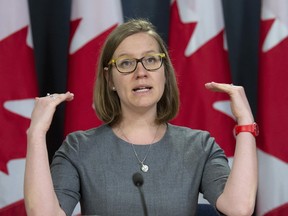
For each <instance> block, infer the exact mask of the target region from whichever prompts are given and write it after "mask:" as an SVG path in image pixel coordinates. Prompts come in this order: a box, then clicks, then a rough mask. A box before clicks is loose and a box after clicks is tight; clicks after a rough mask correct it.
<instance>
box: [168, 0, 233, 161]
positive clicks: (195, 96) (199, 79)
mask: <svg viewBox="0 0 288 216" xmlns="http://www.w3.org/2000/svg"><path fill="white" fill-rule="evenodd" d="M169 50H170V54H171V59H172V62H173V64H174V67H175V71H176V75H177V78H178V83H179V89H180V99H181V105H180V112H179V115H178V117H177V118H176V119H175V120H174V121H173V122H174V123H175V124H180V125H186V126H188V127H191V128H195V129H203V130H208V131H209V132H210V133H211V134H212V136H214V137H215V138H216V141H217V142H218V143H219V145H221V147H222V148H223V149H224V150H225V153H226V155H227V156H229V157H232V156H233V154H234V145H235V138H234V136H233V127H234V125H235V121H234V119H233V118H234V117H233V116H232V114H231V109H230V102H229V98H228V96H227V95H225V94H219V93H211V92H209V91H207V90H206V89H205V87H204V84H205V83H206V82H210V81H216V82H223V83H231V74H230V70H229V62H228V53H227V49H226V40H225V32H224V19H223V12H222V4H221V0H214V1H207V0H177V1H172V5H171V18H170V33H169Z"/></svg>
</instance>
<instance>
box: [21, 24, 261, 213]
mask: <svg viewBox="0 0 288 216" xmlns="http://www.w3.org/2000/svg"><path fill="white" fill-rule="evenodd" d="M205 86H206V88H207V89H209V90H212V91H219V92H224V93H227V94H229V95H230V98H231V108H232V112H233V114H234V116H235V118H236V120H237V123H238V125H240V126H239V127H238V132H239V134H238V135H237V137H236V150H235V155H234V162H233V167H232V169H231V172H230V169H229V166H228V163H227V159H226V157H225V155H224V152H223V150H222V149H221V148H220V147H219V146H218V145H217V144H216V143H215V140H214V139H213V138H212V137H210V136H209V133H207V132H205V131H199V130H192V129H189V128H185V127H179V126H174V125H172V124H169V123H168V121H169V120H171V119H172V118H173V117H175V115H176V114H177V111H178V103H179V101H178V100H179V99H178V89H177V85H176V79H175V74H174V70H173V67H172V65H171V62H170V58H169V55H168V52H167V49H166V47H165V46H164V43H163V41H162V39H161V38H160V36H159V35H158V34H157V33H156V31H155V30H154V27H153V25H152V24H151V23H149V22H148V21H145V20H141V19H139V20H131V21H129V22H127V23H124V24H122V25H120V26H119V27H118V28H116V29H115V30H114V31H113V32H112V33H111V34H110V36H109V37H108V38H107V40H106V42H105V44H104V46H103V50H102V53H101V56H100V60H99V64H98V72H97V81H96V84H95V89H94V105H95V109H96V113H97V115H98V117H99V118H100V119H101V120H103V122H104V123H105V124H103V125H102V126H100V127H98V128H93V129H91V130H88V131H78V132H74V133H72V134H70V135H68V136H67V138H66V139H65V141H64V143H63V145H62V146H61V147H60V149H59V150H58V151H57V152H56V154H55V157H54V159H53V162H52V165H51V173H50V169H49V163H48V156H47V150H46V142H45V136H46V132H47V131H48V129H49V126H50V123H51V119H52V117H53V114H54V111H55V109H56V106H57V105H58V104H59V103H61V102H63V101H71V100H72V99H73V96H74V95H73V94H72V93H70V92H67V93H66V94H53V95H50V96H47V97H42V98H37V99H36V103H35V108H34V111H33V113H32V118H31V125H30V128H29V130H28V150H27V160H26V172H25V186H24V189H25V203H26V209H27V213H28V215H34V214H35V215H39V214H41V213H43V212H45V215H65V214H67V215H71V213H72V211H73V209H74V207H75V205H76V204H77V202H78V201H80V203H81V211H82V214H84V215H142V214H143V211H142V207H143V206H142V204H141V199H140V196H139V191H138V189H137V187H135V186H134V185H133V181H132V176H133V174H134V173H136V172H139V171H140V170H141V171H140V172H141V173H142V176H143V178H144V184H143V186H142V189H143V192H144V193H145V198H146V204H147V209H148V213H149V215H195V213H196V206H197V200H198V193H199V192H202V193H203V194H204V197H206V198H207V199H208V200H209V201H210V203H211V204H212V205H213V206H215V207H216V208H217V210H218V211H219V212H221V213H223V214H225V215H251V214H252V213H253V209H254V203H255V196H256V189H257V157H256V144H255V137H254V135H256V134H255V133H250V132H247V127H242V125H251V124H252V123H253V122H254V119H253V115H252V113H251V110H250V107H249V104H248V101H247V99H246V96H245V92H244V90H243V88H242V87H238V86H233V85H229V84H219V83H214V82H211V83H207V84H206V85H205Z"/></svg>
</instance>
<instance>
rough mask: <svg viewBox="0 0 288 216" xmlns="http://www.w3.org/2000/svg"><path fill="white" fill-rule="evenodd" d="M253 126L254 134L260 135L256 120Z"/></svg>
mask: <svg viewBox="0 0 288 216" xmlns="http://www.w3.org/2000/svg"><path fill="white" fill-rule="evenodd" d="M253 126H254V130H253V133H254V136H258V135H259V126H258V124H257V123H255V122H254V123H253Z"/></svg>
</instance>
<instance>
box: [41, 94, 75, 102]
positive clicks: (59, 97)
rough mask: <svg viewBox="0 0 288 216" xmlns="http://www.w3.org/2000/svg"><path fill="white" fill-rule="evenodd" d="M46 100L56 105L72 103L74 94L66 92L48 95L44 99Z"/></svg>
mask: <svg viewBox="0 0 288 216" xmlns="http://www.w3.org/2000/svg"><path fill="white" fill-rule="evenodd" d="M43 98H45V99H46V100H50V101H55V102H56V103H61V102H62V101H71V100H73V99H74V94H73V93H71V92H69V91H68V92H66V93H62V94H57V93H55V94H49V93H47V96H46V97H43Z"/></svg>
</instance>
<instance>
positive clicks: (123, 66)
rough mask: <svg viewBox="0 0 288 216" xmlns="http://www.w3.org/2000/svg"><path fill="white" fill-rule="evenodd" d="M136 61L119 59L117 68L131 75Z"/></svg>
mask: <svg viewBox="0 0 288 216" xmlns="http://www.w3.org/2000/svg"><path fill="white" fill-rule="evenodd" d="M135 66H136V59H133V58H119V59H117V60H116V67H117V69H118V70H119V71H120V72H122V73H129V72H131V71H133V70H134V69H135Z"/></svg>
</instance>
